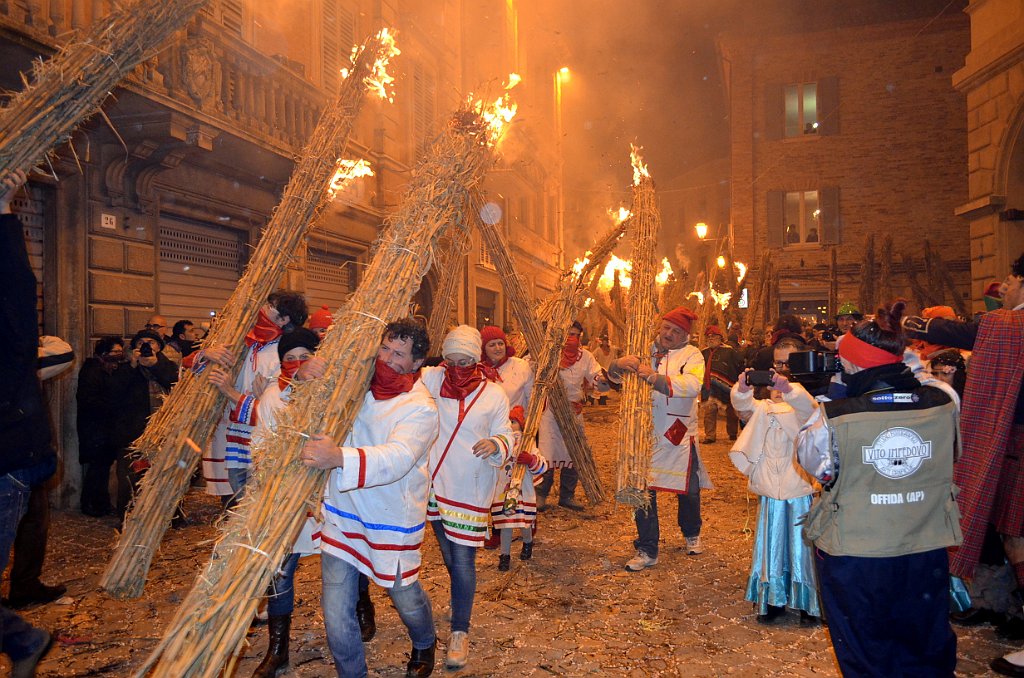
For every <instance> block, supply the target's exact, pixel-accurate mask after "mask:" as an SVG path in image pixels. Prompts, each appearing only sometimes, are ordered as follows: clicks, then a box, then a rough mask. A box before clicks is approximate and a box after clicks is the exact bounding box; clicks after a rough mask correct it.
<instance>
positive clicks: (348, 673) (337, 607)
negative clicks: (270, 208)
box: [320, 553, 437, 678]
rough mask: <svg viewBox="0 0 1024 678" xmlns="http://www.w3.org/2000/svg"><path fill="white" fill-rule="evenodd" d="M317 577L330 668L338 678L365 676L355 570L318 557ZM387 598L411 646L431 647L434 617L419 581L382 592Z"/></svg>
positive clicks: (419, 647) (340, 561)
mask: <svg viewBox="0 0 1024 678" xmlns="http://www.w3.org/2000/svg"><path fill="white" fill-rule="evenodd" d="M320 576H321V578H322V580H323V589H324V592H323V596H322V598H321V602H322V604H323V608H324V626H325V627H326V629H327V645H328V646H329V647H330V648H331V655H332V656H333V657H334V668H335V670H336V671H337V672H338V675H339V676H345V678H353V677H356V678H360V677H362V676H365V675H366V654H365V653H364V651H363V641H362V636H361V635H360V632H359V621H358V620H357V619H356V601H358V600H359V570H357V569H356V568H355V567H353V566H352V565H350V564H349V563H347V562H346V561H344V560H342V559H341V558H335V557H334V556H331V555H328V554H326V553H322V554H320ZM385 590H386V591H387V592H388V595H389V596H391V602H392V603H394V605H395V609H396V610H397V611H398V616H399V617H401V618H402V621H403V622H404V623H405V626H406V628H407V629H409V637H410V638H411V639H412V646H413V647H414V648H415V649H417V650H426V649H427V648H429V647H433V645H434V641H435V640H436V639H437V637H436V636H435V635H434V615H433V612H432V611H431V608H430V599H429V598H427V594H426V592H425V591H424V590H423V587H422V586H420V582H419V580H417V581H415V582H413V583H412V584H409V585H408V586H401V587H398V586H396V587H392V588H389V589H385Z"/></svg>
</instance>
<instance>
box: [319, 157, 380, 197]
mask: <svg viewBox="0 0 1024 678" xmlns="http://www.w3.org/2000/svg"><path fill="white" fill-rule="evenodd" d="M372 176H373V169H372V168H371V167H370V163H368V162H367V161H365V160H347V159H344V158H342V159H341V160H339V161H338V168H337V169H336V170H335V171H334V176H333V177H331V183H330V186H329V187H328V189H327V199H328V200H334V198H335V196H336V195H337V194H338V193H339V192H341V191H343V190H345V188H346V187H347V186H348V184H349V183H350V182H351V181H352V180H353V179H357V178H359V177H372Z"/></svg>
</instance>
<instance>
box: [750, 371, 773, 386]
mask: <svg viewBox="0 0 1024 678" xmlns="http://www.w3.org/2000/svg"><path fill="white" fill-rule="evenodd" d="M746 375H747V385H748V386H771V385H772V372H771V370H750V371H749V372H747V373H746Z"/></svg>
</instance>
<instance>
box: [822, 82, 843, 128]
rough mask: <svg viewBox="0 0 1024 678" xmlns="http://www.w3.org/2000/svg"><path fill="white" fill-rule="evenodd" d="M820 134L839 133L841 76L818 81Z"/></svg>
mask: <svg viewBox="0 0 1024 678" xmlns="http://www.w3.org/2000/svg"><path fill="white" fill-rule="evenodd" d="M818 134H824V135H831V134H839V78H836V77H828V78H822V79H821V80H819V81H818Z"/></svg>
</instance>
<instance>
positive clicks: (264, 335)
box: [245, 308, 281, 346]
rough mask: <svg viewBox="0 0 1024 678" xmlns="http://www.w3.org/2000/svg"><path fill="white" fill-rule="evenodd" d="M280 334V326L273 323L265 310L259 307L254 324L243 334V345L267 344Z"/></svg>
mask: <svg viewBox="0 0 1024 678" xmlns="http://www.w3.org/2000/svg"><path fill="white" fill-rule="evenodd" d="M280 336H281V328H280V327H278V326H277V325H275V324H274V323H273V321H272V320H271V319H270V317H269V316H268V315H267V312H266V311H264V310H263V309H262V308H261V309H260V315H259V317H258V318H257V319H256V324H255V325H253V326H252V329H251V330H249V334H247V335H245V345H246V346H252V345H253V344H267V343H270V342H271V341H273V340H274V339H277V338H278V337H280Z"/></svg>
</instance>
